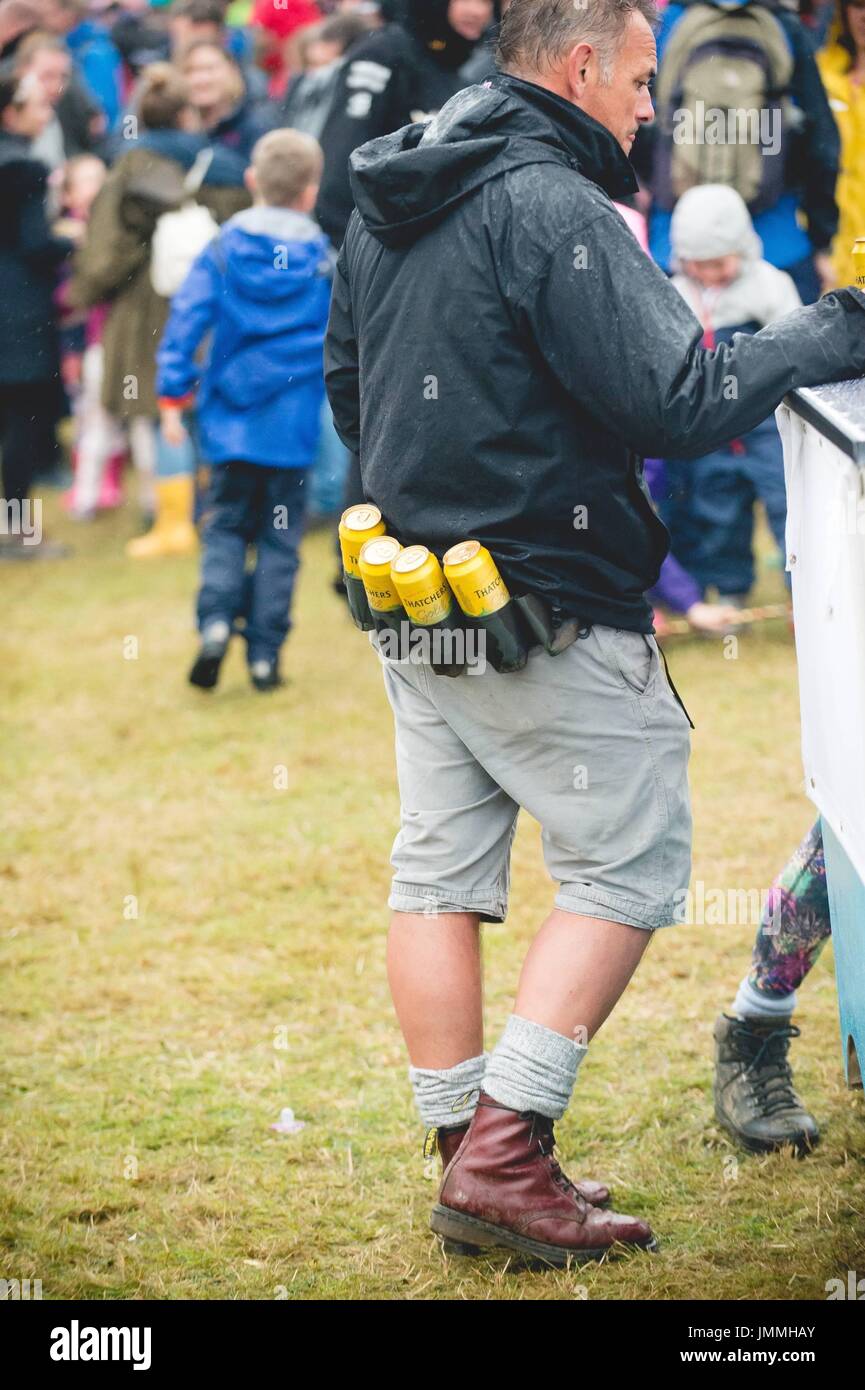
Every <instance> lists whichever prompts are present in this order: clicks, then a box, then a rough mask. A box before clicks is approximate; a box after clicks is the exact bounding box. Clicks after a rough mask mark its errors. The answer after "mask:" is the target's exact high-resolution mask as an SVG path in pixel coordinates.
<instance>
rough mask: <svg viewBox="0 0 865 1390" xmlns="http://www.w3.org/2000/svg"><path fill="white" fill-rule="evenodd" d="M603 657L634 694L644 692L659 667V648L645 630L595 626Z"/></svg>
mask: <svg viewBox="0 0 865 1390" xmlns="http://www.w3.org/2000/svg"><path fill="white" fill-rule="evenodd" d="M594 631H595V633H596V634H597V637H598V643H599V645H600V648H601V651H602V653H603V656H604V660H605V662H606V664H607V666H608V667H609V669H610V671H611V672H612V674H613V675H614V676H616V677H618V679H619V680H620V681H622V682H623V683H624V684H625V685H626V686H627V687H628V689H629V690H632V691H633V692H634V694H635V695H645V694H647V693H648V690H649V688H650V686H651V685H652V682H653V680H654V678H655V673H656V672H657V669H658V660H659V658H658V648H657V646H656V644H655V641H654V639H653V638H651V637H649V636H647V635H646V633H644V632H628V631H627V630H626V629H624V628H621V627H598V626H595V628H594Z"/></svg>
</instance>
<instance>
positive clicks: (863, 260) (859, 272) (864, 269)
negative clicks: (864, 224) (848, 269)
mask: <svg viewBox="0 0 865 1390" xmlns="http://www.w3.org/2000/svg"><path fill="white" fill-rule="evenodd" d="M853 277H854V278H853V284H854V285H855V286H856V288H857V290H865V236H857V238H856V240H855V241H854V243H853Z"/></svg>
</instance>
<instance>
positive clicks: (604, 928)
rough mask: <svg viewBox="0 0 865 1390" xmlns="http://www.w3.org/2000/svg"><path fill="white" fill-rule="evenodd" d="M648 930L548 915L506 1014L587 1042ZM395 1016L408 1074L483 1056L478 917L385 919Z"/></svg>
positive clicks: (563, 914) (403, 914)
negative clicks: (511, 1010)
mask: <svg viewBox="0 0 865 1390" xmlns="http://www.w3.org/2000/svg"><path fill="white" fill-rule="evenodd" d="M651 936H652V933H651V932H650V931H644V930H642V929H641V928H639V927H629V926H625V925H624V924H623V923H621V922H607V921H603V920H602V919H601V918H598V917H580V916H577V914H576V913H573V912H563V911H562V910H561V909H558V908H557V909H555V910H554V911H553V912H551V913H550V916H549V917H548V918H547V920H546V921H545V922H544V924H543V926H542V927H541V928H540V930H539V931H538V934H537V936H536V937H535V939H534V941H533V942H532V944H531V946H530V947H529V950H528V953H527V955H526V958H525V962H524V964H523V968H522V973H521V975H520V983H519V990H518V992H517V1000H516V1005H515V1008H514V1012H515V1013H517V1014H519V1015H520V1017H521V1018H527V1019H530V1020H531V1021H532V1022H534V1023H541V1024H543V1025H544V1026H545V1027H546V1028H552V1029H553V1030H554V1031H555V1032H557V1033H562V1034H564V1036H565V1037H567V1038H573V1037H574V1036H575V1035H576V1030H577V1029H585V1033H583V1034H580V1036H581V1037H582V1038H583V1039H584V1041H588V1039H589V1038H591V1037H593V1036H594V1034H595V1033H596V1032H597V1031H598V1029H599V1028H600V1026H601V1024H602V1023H603V1022H604V1020H605V1019H606V1018H607V1017H608V1016H609V1014H610V1013H611V1012H612V1010H613V1008H614V1007H615V1005H616V1003H617V1002H618V1000H619V998H620V996H621V994H622V992H623V991H624V989H625V986H626V985H627V983H628V981H629V980H630V978H631V976H632V975H633V973H634V971H635V969H636V967H637V965H638V964H639V962H640V958H641V957H642V954H643V952H644V951H645V949H646V947H647V945H648V944H649V940H650V938H651ZM387 965H388V978H389V980H390V988H391V994H392V996H393V1001H394V1006H395V1008H396V1013H397V1018H398V1019H399V1024H400V1027H401V1029H402V1032H403V1036H404V1038H405V1041H406V1046H407V1048H408V1054H409V1058H410V1060H411V1062H412V1064H413V1065H414V1066H416V1067H436V1068H440V1067H452V1066H454V1065H455V1064H456V1063H457V1062H461V1061H463V1060H464V1058H466V1057H475V1056H477V1055H478V1054H479V1053H480V1052H482V1051H483V982H482V976H481V950H480V930H479V923H478V917H477V916H476V915H475V914H474V913H470V912H453V913H445V914H442V915H441V916H439V917H427V916H424V915H423V914H421V913H411V912H395V913H394V915H393V918H392V920H391V928H390V935H389V938H388V952H387Z"/></svg>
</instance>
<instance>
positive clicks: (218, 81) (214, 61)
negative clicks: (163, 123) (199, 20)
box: [183, 48, 230, 110]
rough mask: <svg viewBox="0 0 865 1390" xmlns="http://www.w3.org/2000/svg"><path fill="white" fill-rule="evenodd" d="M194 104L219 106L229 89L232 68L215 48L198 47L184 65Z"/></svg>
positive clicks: (204, 107) (204, 106)
mask: <svg viewBox="0 0 865 1390" xmlns="http://www.w3.org/2000/svg"><path fill="white" fill-rule="evenodd" d="M183 73H184V76H185V78H186V80H187V82H188V83H189V94H190V96H191V97H192V103H193V105H194V106H200V107H202V108H203V109H205V110H206V109H207V108H208V107H211V106H218V105H219V103H220V102H221V101H223V100H224V98H225V95H226V91H227V89H228V78H229V75H230V68H229V65H228V63H227V62H226V60H225V59H224V58H223V56H222V54H221V53H219V52H218V51H217V50H216V49H215V48H197V49H196V50H195V52H194V53H190V55H189V57H188V58H187V60H186V62H185V63H184V65H183Z"/></svg>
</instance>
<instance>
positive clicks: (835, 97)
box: [817, 0, 865, 285]
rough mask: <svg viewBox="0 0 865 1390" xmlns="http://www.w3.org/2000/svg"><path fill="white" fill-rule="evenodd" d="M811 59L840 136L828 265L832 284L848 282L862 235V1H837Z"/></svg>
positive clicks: (864, 50)
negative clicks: (825, 39) (835, 212)
mask: <svg viewBox="0 0 865 1390" xmlns="http://www.w3.org/2000/svg"><path fill="white" fill-rule="evenodd" d="M817 64H818V67H819V69H820V76H821V77H822V78H823V84H824V86H825V88H826V93H827V96H828V97H829V105H830V107H831V108H832V113H833V115H834V117H835V120H836V122H837V125H838V132H839V134H840V136H841V168H840V171H839V174H838V185H837V188H836V192H835V196H836V198H837V200H838V213H839V217H838V232H837V234H836V237H835V240H834V242H833V245H832V265H833V270H834V274H835V283H836V285H852V284H853V283H854V281H855V272H854V269H853V254H852V253H853V242H854V241H855V239H856V237H859V236H865V0H838V12H837V15H836V18H835V21H834V23H833V25H832V30H831V32H830V36H829V41H828V43H827V45H826V47H825V48H824V49H822V50H821V52H820V53H818V55H817Z"/></svg>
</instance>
